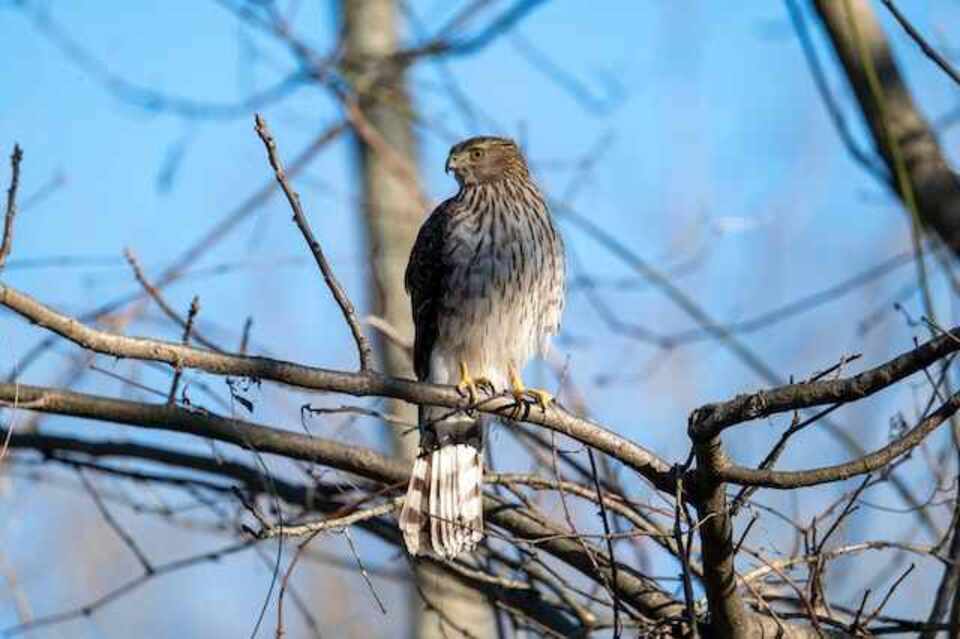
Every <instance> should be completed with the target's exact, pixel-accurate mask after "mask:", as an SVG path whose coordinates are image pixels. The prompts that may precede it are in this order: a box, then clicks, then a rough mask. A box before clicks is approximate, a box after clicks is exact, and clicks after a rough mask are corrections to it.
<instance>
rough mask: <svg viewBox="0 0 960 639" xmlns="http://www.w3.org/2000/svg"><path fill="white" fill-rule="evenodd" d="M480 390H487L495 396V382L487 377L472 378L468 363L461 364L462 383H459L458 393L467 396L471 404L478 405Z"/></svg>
mask: <svg viewBox="0 0 960 639" xmlns="http://www.w3.org/2000/svg"><path fill="white" fill-rule="evenodd" d="M479 389H484V390H487V391H489V392H490V393H491V394H493V393H494V387H493V382H491V381H490V380H489V379H488V378H486V377H471V376H470V369H469V367H468V366H467V363H466V362H460V381H459V382H457V392H459V393H460V394H461V395H466V396H467V397H468V398H469V399H470V403H471V404H476V403H477V397H478V390H479Z"/></svg>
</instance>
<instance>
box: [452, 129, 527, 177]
mask: <svg viewBox="0 0 960 639" xmlns="http://www.w3.org/2000/svg"><path fill="white" fill-rule="evenodd" d="M446 168H447V173H449V172H450V171H453V175H454V176H455V177H456V178H457V182H458V183H459V184H460V186H475V185H478V184H489V183H491V182H496V181H497V180H503V179H509V178H511V177H513V178H526V177H528V176H529V172H528V170H527V162H526V160H524V159H523V154H522V153H521V152H520V147H518V146H517V143H516V142H514V141H513V140H510V139H507V138H497V137H476V138H470V139H468V140H464V141H463V142H460V143H459V144H455V145H454V146H453V148H451V149H450V155H448V156H447V167H446Z"/></svg>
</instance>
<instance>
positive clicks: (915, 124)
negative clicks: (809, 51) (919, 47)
mask: <svg viewBox="0 0 960 639" xmlns="http://www.w3.org/2000/svg"><path fill="white" fill-rule="evenodd" d="M814 5H815V6H816V9H817V13H818V14H819V15H820V18H821V20H823V23H824V25H825V26H826V28H827V33H828V34H829V36H830V39H831V40H832V41H833V46H834V49H835V50H836V52H837V56H838V57H839V59H840V62H841V63H842V65H843V68H844V70H845V71H846V74H847V78H848V79H849V81H850V84H851V85H852V86H853V89H854V92H855V93H856V96H857V100H858V102H859V104H860V110H861V112H862V113H863V116H864V118H865V120H866V123H867V125H868V126H869V128H870V131H871V133H872V135H873V139H874V143H875V145H876V147H877V149H878V150H879V151H880V155H881V156H882V157H883V159H884V162H885V163H886V165H887V168H888V170H889V172H890V174H891V175H893V176H899V175H900V174H901V170H900V169H904V170H905V172H906V176H905V177H906V178H907V181H906V184H905V185H906V186H907V187H908V190H904V189H903V188H899V187H898V188H897V189H896V190H897V195H898V196H900V197H901V198H903V199H904V202H905V204H906V205H907V207H908V208H912V207H911V206H910V202H909V201H908V200H909V195H908V192H909V193H913V194H915V195H916V204H917V213H918V214H919V216H920V218H921V220H922V221H923V222H924V223H925V224H927V225H929V226H930V227H931V228H932V229H933V230H934V231H935V232H936V233H937V235H939V236H940V238H941V239H942V240H943V241H944V243H945V244H946V245H947V246H949V247H950V249H951V250H952V251H953V252H954V253H955V254H960V177H958V176H957V175H956V174H955V173H954V172H953V170H952V169H951V167H950V163H949V162H948V160H947V158H946V157H945V156H944V154H943V151H942V150H941V148H940V145H939V143H938V141H937V138H936V135H935V133H934V131H933V129H932V128H931V127H930V124H929V123H928V122H927V121H926V119H925V118H924V116H923V114H922V113H921V112H920V109H919V108H918V107H917V105H916V103H915V102H914V101H913V97H912V96H911V94H910V91H909V89H908V88H907V85H906V82H905V81H904V79H903V76H902V75H901V73H900V69H899V68H898V67H897V63H896V61H895V60H894V58H893V53H892V51H891V50H890V45H889V43H888V41H887V38H886V35H885V34H884V33H883V30H882V29H881V27H880V24H879V23H878V22H877V18H876V16H875V15H874V13H873V10H872V9H871V7H870V3H869V2H868V0H850V2H849V4H848V2H846V1H843V2H841V1H838V0H815V2H814ZM848 7H849V8H850V11H851V12H852V14H853V15H852V16H851V17H850V18H849V19H848V16H847V8H848ZM851 25H855V26H856V31H858V32H859V34H857V33H854V30H853V29H851V28H850V27H851ZM858 35H859V37H858ZM861 39H862V43H863V46H862V47H861V46H859V44H860V43H859V42H858V40H861ZM863 51H866V52H867V54H868V57H867V58H866V59H863V58H862V57H861V52H863ZM872 70H876V74H875V76H876V79H877V81H878V82H879V85H880V86H879V89H880V92H881V95H880V96H878V95H875V93H876V92H875V90H874V89H875V88H876V87H875V86H871V85H872V84H873V83H872V82H871V75H873V74H872V73H871V71H872ZM898 181H899V178H898ZM900 186H901V187H902V186H904V185H903V184H901V185H900ZM911 215H912V213H911Z"/></svg>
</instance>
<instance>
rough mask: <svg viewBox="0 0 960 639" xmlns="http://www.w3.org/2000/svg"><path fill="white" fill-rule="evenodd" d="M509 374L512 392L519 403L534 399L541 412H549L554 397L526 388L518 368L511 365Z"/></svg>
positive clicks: (537, 389) (543, 391)
mask: <svg viewBox="0 0 960 639" xmlns="http://www.w3.org/2000/svg"><path fill="white" fill-rule="evenodd" d="M508 372H509V374H510V392H511V393H512V394H513V398H514V399H515V400H516V401H517V403H520V402H523V401H525V400H527V399H532V400H533V401H534V402H536V404H537V406H539V407H540V410H542V411H543V412H547V406H548V405H549V404H550V402H552V401H553V395H551V394H550V393H548V392H547V391H545V390H541V389H539V388H527V387H526V386H524V384H523V380H522V379H520V373H519V372H518V371H517V367H516V366H514V365H512V364H511V365H510V367H509V371H508Z"/></svg>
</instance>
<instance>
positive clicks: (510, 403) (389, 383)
mask: <svg viewBox="0 0 960 639" xmlns="http://www.w3.org/2000/svg"><path fill="white" fill-rule="evenodd" d="M0 305H2V306H6V307H7V308H9V309H11V310H13V311H15V312H16V313H18V314H20V315H22V316H23V317H25V318H27V319H28V320H30V321H31V322H33V323H35V324H38V325H40V326H43V327H44V328H46V329H48V330H51V331H53V332H54V333H57V334H58V335H60V336H62V337H65V338H66V339H68V340H70V341H72V342H74V343H75V344H78V345H79V346H82V347H84V348H87V349H89V350H91V351H95V352H97V353H102V354H105V355H111V356H114V357H129V358H135V359H141V360H148V361H155V362H165V363H167V364H170V365H171V366H176V365H178V364H179V365H180V366H183V367H185V368H193V369H198V370H204V371H207V372H209V373H213V374H216V375H233V376H239V377H243V376H246V377H251V378H255V379H261V380H269V381H274V382H279V383H282V384H289V385H292V386H297V387H300V388H307V389H314V390H326V391H332V392H337V393H346V394H349V395H355V396H379V397H390V398H395V399H402V400H406V401H408V402H411V403H415V404H430V405H436V406H445V407H449V408H457V409H461V410H465V409H468V408H476V410H479V411H482V412H485V413H490V414H494V415H500V416H508V415H510V414H511V413H512V412H514V411H515V410H516V402H515V400H514V399H513V396H512V395H509V394H506V395H498V396H494V397H491V398H489V399H486V400H484V401H482V402H481V403H480V404H479V405H478V406H475V407H474V406H471V405H470V403H469V400H467V399H466V398H464V397H463V396H462V395H460V394H459V393H458V392H457V391H456V389H455V388H454V387H452V386H438V385H434V384H427V383H423V382H415V381H413V380H406V379H399V378H394V377H386V376H384V375H380V374H377V373H375V372H372V371H371V372H366V373H347V372H342V371H335V370H329V369H323V368H315V367H310V366H303V365H300V364H295V363H293V362H288V361H283V360H276V359H271V358H267V357H249V356H239V355H233V354H227V353H214V352H211V351H206V350H202V349H198V348H192V347H189V346H184V345H182V344H175V343H173V342H166V341H160V340H150V339H143V338H138V337H127V336H124V335H114V334H111V333H107V332H105V331H99V330H96V329H92V328H90V327H88V326H85V325H83V324H81V323H79V322H77V321H76V320H74V319H72V318H70V317H68V316H66V315H63V314H61V313H58V312H56V311H54V310H53V309H51V308H50V307H48V306H44V305H43V304H41V303H40V302H38V301H36V300H34V299H33V298H31V297H30V296H29V295H26V294H24V293H21V292H19V291H17V290H16V289H13V288H11V287H9V286H7V285H4V284H0ZM526 413H527V414H526V415H525V421H527V422H529V423H531V424H538V425H540V426H544V427H546V428H548V429H550V430H553V431H556V432H558V433H562V434H564V435H568V436H569V437H572V438H574V439H576V440H577V441H579V442H581V443H584V444H587V445H589V446H593V447H594V448H596V449H597V450H599V451H601V452H604V453H607V454H608V455H612V456H613V457H615V458H616V459H617V460H618V461H620V462H622V463H624V464H626V465H627V466H629V467H630V468H632V469H633V470H635V471H636V472H638V473H640V474H641V475H643V476H644V477H645V478H647V479H648V480H649V481H650V482H651V483H652V484H653V485H654V486H656V487H657V488H658V489H660V490H664V491H666V492H670V493H672V490H673V486H674V482H675V478H674V476H673V472H672V469H671V467H670V465H669V464H668V463H667V462H665V461H664V460H663V459H661V458H660V457H658V456H657V455H655V454H654V453H652V452H650V451H648V450H646V449H645V448H643V447H642V446H639V445H637V444H635V443H633V442H631V441H630V440H627V439H624V438H623V437H620V436H619V435H616V434H615V433H612V432H611V431H609V430H607V429H605V428H603V427H602V426H600V425H599V424H596V423H594V422H591V421H589V420H586V419H581V418H578V417H576V416H574V415H572V414H570V413H569V412H567V411H566V410H564V409H563V408H562V407H560V406H559V405H556V404H551V405H550V406H549V407H548V408H547V410H546V411H541V410H539V409H531V410H529V411H526Z"/></svg>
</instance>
